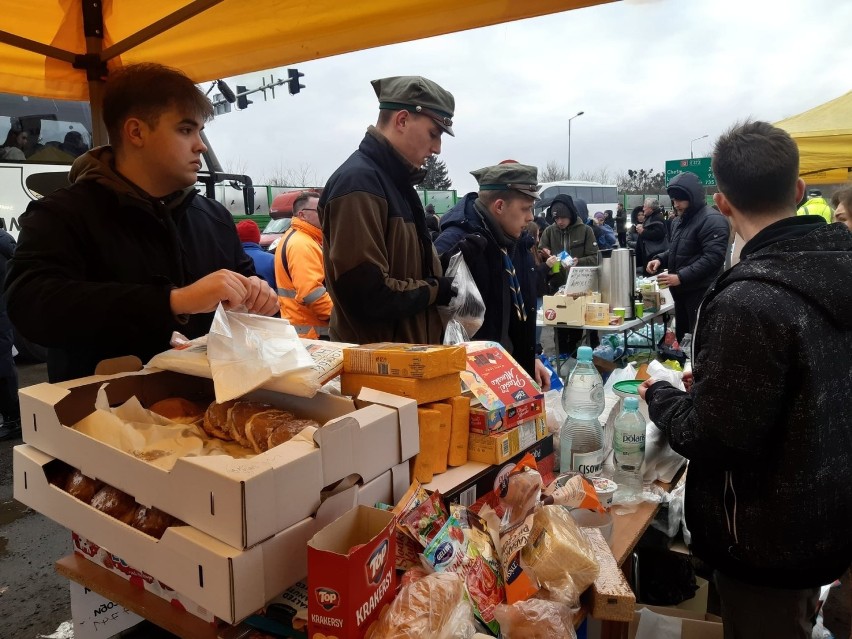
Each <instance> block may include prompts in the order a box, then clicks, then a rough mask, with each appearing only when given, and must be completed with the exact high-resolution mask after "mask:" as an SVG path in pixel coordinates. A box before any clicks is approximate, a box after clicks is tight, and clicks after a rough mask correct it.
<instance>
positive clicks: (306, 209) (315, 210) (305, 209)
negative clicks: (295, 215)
mask: <svg viewBox="0 0 852 639" xmlns="http://www.w3.org/2000/svg"><path fill="white" fill-rule="evenodd" d="M299 211H300V212H301V211H314V212H315V213H316V212H318V211H317V209H308V208H304V209H299Z"/></svg>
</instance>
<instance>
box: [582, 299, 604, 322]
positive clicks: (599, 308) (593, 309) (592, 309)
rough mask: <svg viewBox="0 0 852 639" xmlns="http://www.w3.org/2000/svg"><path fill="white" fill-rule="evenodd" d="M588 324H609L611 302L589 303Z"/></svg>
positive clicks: (587, 309) (587, 305)
mask: <svg viewBox="0 0 852 639" xmlns="http://www.w3.org/2000/svg"><path fill="white" fill-rule="evenodd" d="M586 324H587V325H588V326H609V304H602V303H600V302H589V303H587V304H586Z"/></svg>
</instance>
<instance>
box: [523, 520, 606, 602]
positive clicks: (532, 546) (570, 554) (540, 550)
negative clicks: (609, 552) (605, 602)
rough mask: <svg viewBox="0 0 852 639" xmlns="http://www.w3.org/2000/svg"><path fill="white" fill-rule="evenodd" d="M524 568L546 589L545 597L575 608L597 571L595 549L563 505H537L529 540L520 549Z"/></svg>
mask: <svg viewBox="0 0 852 639" xmlns="http://www.w3.org/2000/svg"><path fill="white" fill-rule="evenodd" d="M521 561H522V564H523V566H524V568H525V569H526V570H528V571H530V572H531V573H532V574H533V575H534V576H535V578H536V580H537V581H538V583H539V584H540V585H541V587H542V588H544V589H546V590H547V591H548V594H547V597H546V598H548V599H552V600H554V601H559V602H563V603H567V604H569V605H570V606H572V607H576V606H577V605H578V603H579V599H580V595H581V594H582V593H583V591H585V590H586V588H588V587H589V586H591V585H592V583H594V581H595V579H597V578H598V574H599V573H600V565H599V564H598V560H597V558H596V557H595V551H594V549H593V548H592V545H591V543H589V540H588V539H587V538H586V535H585V534H584V533H583V531H581V530H580V528H579V527H578V526H577V524H576V523H574V520H573V519H572V518H571V515H570V514H569V512H568V509H567V508H565V507H563V506H540V507H539V508H538V510H536V513H535V517H534V519H533V528H532V531H531V532H530V536H529V543H528V544H527V545H526V546H525V547H524V549H523V550H522V551H521Z"/></svg>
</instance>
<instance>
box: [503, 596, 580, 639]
mask: <svg viewBox="0 0 852 639" xmlns="http://www.w3.org/2000/svg"><path fill="white" fill-rule="evenodd" d="M494 616H495V617H496V618H497V621H498V622H500V636H501V637H502V638H503V639H532V638H533V637H534V638H535V639H569V638H571V639H576V637H577V633H576V632H575V631H574V623H573V619H574V615H573V613H572V611H571V609H570V608H569V607H568V606H566V605H565V604H562V603H559V602H556V601H545V600H543V599H528V600H526V601H519V602H517V603H513V604H511V605H507V604H500V605H499V606H497V610H495V611H494Z"/></svg>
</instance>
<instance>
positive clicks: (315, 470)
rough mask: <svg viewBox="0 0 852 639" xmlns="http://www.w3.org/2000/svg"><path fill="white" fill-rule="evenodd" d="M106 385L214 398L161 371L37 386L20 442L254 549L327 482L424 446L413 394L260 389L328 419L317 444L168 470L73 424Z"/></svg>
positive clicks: (26, 392)
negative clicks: (356, 395) (356, 396)
mask: <svg viewBox="0 0 852 639" xmlns="http://www.w3.org/2000/svg"><path fill="white" fill-rule="evenodd" d="M102 384H106V393H107V395H108V397H109V401H110V405H113V406H115V405H119V404H122V403H123V402H125V401H127V399H129V398H130V397H132V396H134V395H135V396H136V397H137V398H138V399H139V400H140V401H141V402H142V404H143V406H150V405H151V404H153V403H154V402H156V401H158V400H160V399H163V398H165V397H173V396H180V397H186V398H188V399H193V398H202V397H212V395H213V392H212V388H213V387H212V381H211V380H208V379H204V378H200V377H193V376H190V375H183V374H180V373H173V372H167V371H158V370H156V369H146V370H143V371H141V372H138V373H129V374H120V375H115V376H107V377H90V378H85V379H81V380H75V381H71V382H65V383H63V384H38V385H36V386H30V387H29V388H25V389H22V390H21V391H20V393H19V396H20V402H21V425H22V429H23V437H24V441H25V442H27V443H28V444H32V445H33V446H35V447H36V448H38V449H39V450H42V451H44V452H46V453H48V454H49V455H52V456H54V457H57V458H59V459H61V460H63V461H65V462H67V463H68V464H70V465H71V466H73V467H74V468H77V469H79V470H80V471H81V472H82V473H83V474H84V475H86V476H88V477H92V478H96V479H100V480H102V481H104V482H106V483H108V484H110V485H112V486H115V487H116V488H119V489H120V490H123V491H124V492H126V493H129V494H131V495H133V496H134V497H135V498H136V500H137V501H138V502H139V503H141V504H144V505H146V506H156V507H157V508H159V509H161V510H163V511H165V512H167V513H169V514H170V515H174V516H175V517H177V518H178V519H181V520H183V521H185V522H186V523H187V524H189V525H191V526H193V527H195V528H197V529H199V530H201V531H203V532H206V533H208V534H210V535H212V536H213V537H215V538H217V539H219V540H221V541H223V542H225V543H227V544H230V545H231V546H233V547H234V548H248V547H250V546H253V545H254V544H256V543H258V542H260V541H262V540H264V539H267V538H269V537H271V536H273V535H275V534H276V533H278V532H281V531H282V530H285V529H287V528H288V527H290V526H293V525H295V524H297V523H298V522H300V521H302V520H304V519H305V518H307V517H310V516H311V515H313V514H314V513H315V512H316V511H317V508H318V507H319V505H320V492H321V491H322V489H323V488H324V487H325V486H329V485H331V484H333V483H335V482H337V481H339V480H340V479H342V478H344V477H346V476H347V475H350V474H357V475H359V476H360V477H361V479H362V480H363V481H365V482H369V481H371V480H372V479H374V478H376V477H378V476H379V475H380V474H382V473H383V472H385V471H387V470H388V469H390V468H393V467H394V466H397V465H398V464H401V463H402V462H403V461H405V460H407V459H409V458H410V457H411V456H413V455H414V454H416V452H417V449H418V446H419V439H418V432H419V431H418V425H417V410H416V406H415V404H414V402H413V401H411V400H406V399H404V398H400V397H393V396H389V395H387V394H376V393H375V392H374V391H368V392H366V393H365V394H364V396H363V397H362V398H361V399H362V401H361V402H359V404H360V407H358V408H357V409H356V404H355V403H354V402H353V401H352V400H350V399H347V398H343V397H337V396H334V395H330V394H327V393H317V395H315V396H314V397H313V398H310V399H309V398H305V397H296V396H293V395H283V394H281V393H274V392H271V391H255V392H253V393H251V394H249V395H248V396H247V397H249V398H251V399H254V400H258V401H265V402H268V403H270V404H273V405H275V406H279V407H281V408H287V409H289V410H292V411H293V412H294V413H296V414H298V415H305V416H309V417H312V418H314V419H316V420H317V421H319V422H320V423H325V426H323V427H322V428H320V429H319V430H317V432H316V434H315V437H314V440H315V443H316V445H315V446H314V445H311V444H308V443H306V442H298V441H290V442H285V443H284V444H282V445H280V446H276V447H275V448H273V449H271V450H269V451H267V452H266V453H263V454H261V455H257V456H255V457H252V458H248V459H234V458H232V457H229V456H225V455H212V456H207V457H184V458H181V459H179V460H178V461H177V462H176V463H175V465H174V467H173V468H172V469H171V470H170V471H166V470H163V469H160V468H158V467H156V466H153V465H151V464H149V463H147V462H145V461H142V460H140V459H137V458H136V457H134V456H133V455H130V454H128V453H125V452H123V451H121V450H118V449H115V448H112V447H110V446H107V445H105V444H103V443H102V442H100V441H98V440H96V439H93V438H91V437H89V436H87V435H84V434H83V433H80V432H78V431H76V430H74V429H73V428H70V426H72V425H73V424H75V423H77V422H78V421H80V420H81V419H82V418H84V417H86V416H88V415H89V414H91V413H93V412H94V410H95V408H94V406H95V396H96V394H97V392H98V389H99V388H100V387H101V385H102ZM382 402H387V403H386V404H382Z"/></svg>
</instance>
